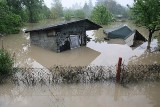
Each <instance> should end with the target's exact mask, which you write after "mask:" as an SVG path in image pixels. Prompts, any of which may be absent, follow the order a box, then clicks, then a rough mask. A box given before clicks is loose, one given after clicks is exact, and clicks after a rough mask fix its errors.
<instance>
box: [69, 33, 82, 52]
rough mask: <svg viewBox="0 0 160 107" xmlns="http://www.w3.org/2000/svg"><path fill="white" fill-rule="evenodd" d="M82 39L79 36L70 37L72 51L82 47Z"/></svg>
mask: <svg viewBox="0 0 160 107" xmlns="http://www.w3.org/2000/svg"><path fill="white" fill-rule="evenodd" d="M80 43H81V39H80V37H79V35H70V47H71V49H74V48H77V47H80Z"/></svg>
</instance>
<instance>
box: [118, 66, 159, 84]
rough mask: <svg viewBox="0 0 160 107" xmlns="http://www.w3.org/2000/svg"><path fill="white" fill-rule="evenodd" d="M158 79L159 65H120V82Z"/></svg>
mask: <svg viewBox="0 0 160 107" xmlns="http://www.w3.org/2000/svg"><path fill="white" fill-rule="evenodd" d="M156 80H160V65H157V64H153V65H122V66H121V78H120V82H121V83H130V82H138V81H156Z"/></svg>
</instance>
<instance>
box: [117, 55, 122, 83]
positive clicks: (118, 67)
mask: <svg viewBox="0 0 160 107" xmlns="http://www.w3.org/2000/svg"><path fill="white" fill-rule="evenodd" d="M121 65H122V58H121V57H119V60H118V66H117V73H116V82H120V78H121V77H120V74H121Z"/></svg>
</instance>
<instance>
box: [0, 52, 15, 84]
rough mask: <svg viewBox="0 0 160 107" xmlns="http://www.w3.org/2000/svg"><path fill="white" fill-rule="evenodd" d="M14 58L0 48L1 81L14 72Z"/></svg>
mask: <svg viewBox="0 0 160 107" xmlns="http://www.w3.org/2000/svg"><path fill="white" fill-rule="evenodd" d="M12 68H13V58H12V57H11V55H10V54H9V53H8V52H7V51H6V50H5V49H0V83H1V82H3V81H4V80H5V79H6V78H7V77H8V76H10V75H11V74H12Z"/></svg>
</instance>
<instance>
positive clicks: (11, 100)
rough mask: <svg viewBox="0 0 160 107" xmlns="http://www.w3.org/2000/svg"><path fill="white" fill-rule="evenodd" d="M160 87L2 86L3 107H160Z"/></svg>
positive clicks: (148, 85)
mask: <svg viewBox="0 0 160 107" xmlns="http://www.w3.org/2000/svg"><path fill="white" fill-rule="evenodd" d="M159 88H160V83H156V82H155V83H140V84H137V85H129V86H128V87H123V86H121V85H118V84H112V83H103V84H102V83H96V84H70V85H69V84H68V85H65V84H62V85H52V86H47V85H46V86H33V87H27V86H15V85H13V84H4V85H1V86H0V107H35V106H38V107H84V106H89V107H90V106H92V107H106V106H107V107H159V106H160V97H159V96H160V93H159V91H158V90H159Z"/></svg>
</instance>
